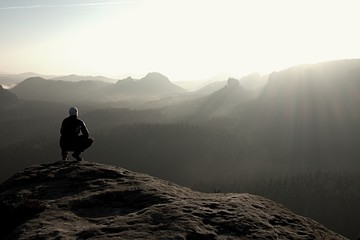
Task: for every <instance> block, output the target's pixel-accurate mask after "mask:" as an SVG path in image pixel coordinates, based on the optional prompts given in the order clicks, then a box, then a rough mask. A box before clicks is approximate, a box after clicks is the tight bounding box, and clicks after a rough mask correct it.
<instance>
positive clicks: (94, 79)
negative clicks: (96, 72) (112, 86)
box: [51, 74, 115, 83]
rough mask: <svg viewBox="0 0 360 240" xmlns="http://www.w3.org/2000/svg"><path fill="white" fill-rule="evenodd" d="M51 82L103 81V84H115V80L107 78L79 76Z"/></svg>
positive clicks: (63, 77)
mask: <svg viewBox="0 0 360 240" xmlns="http://www.w3.org/2000/svg"><path fill="white" fill-rule="evenodd" d="M51 80H55V81H57V80H63V81H68V82H80V81H102V82H111V83H112V82H115V79H111V78H107V77H104V76H79V75H75V74H71V75H67V76H60V77H56V78H52V79H51Z"/></svg>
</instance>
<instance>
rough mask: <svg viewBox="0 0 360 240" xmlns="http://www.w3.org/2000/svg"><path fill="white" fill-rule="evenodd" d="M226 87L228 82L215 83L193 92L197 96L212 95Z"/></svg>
mask: <svg viewBox="0 0 360 240" xmlns="http://www.w3.org/2000/svg"><path fill="white" fill-rule="evenodd" d="M225 86H226V81H218V82H213V83H210V84H208V85H206V86H205V87H202V88H200V89H199V90H197V91H195V92H193V93H194V94H196V95H202V96H206V95H210V94H213V93H214V92H216V91H218V90H220V89H221V88H223V87H225Z"/></svg>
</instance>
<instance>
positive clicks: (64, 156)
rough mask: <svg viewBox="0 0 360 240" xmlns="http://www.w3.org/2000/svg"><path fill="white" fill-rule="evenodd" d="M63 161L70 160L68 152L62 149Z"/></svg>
mask: <svg viewBox="0 0 360 240" xmlns="http://www.w3.org/2000/svg"><path fill="white" fill-rule="evenodd" d="M61 156H62V160H68V152H67V151H65V150H63V149H61Z"/></svg>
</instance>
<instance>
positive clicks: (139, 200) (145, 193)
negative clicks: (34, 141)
mask: <svg viewBox="0 0 360 240" xmlns="http://www.w3.org/2000/svg"><path fill="white" fill-rule="evenodd" d="M0 203H1V204H0V210H1V217H0V218H1V226H2V227H3V228H2V230H1V238H2V239H110V238H113V239H188V240H190V239H345V238H344V237H342V236H340V235H338V234H336V233H334V232H332V231H330V230H328V229H326V228H325V227H323V226H322V225H320V224H319V223H317V222H315V221H313V220H311V219H308V218H305V217H302V216H299V215H296V214H294V213H292V212H290V211H289V210H287V209H286V208H284V207H283V206H281V205H279V204H277V203H275V202H272V201H270V200H268V199H265V198H262V197H260V196H255V195H250V194H233V193H228V194H227V193H225V194H223V193H217V194H205V193H200V192H194V191H192V190H190V189H188V188H184V187H181V186H178V185H175V184H172V183H170V182H167V181H163V180H160V179H157V178H155V177H151V176H149V175H146V174H140V173H135V172H131V171H128V170H125V169H122V168H119V167H114V166H108V165H102V164H97V163H90V162H80V163H78V162H72V161H61V162H55V163H52V164H43V165H38V166H33V167H30V168H27V169H25V170H24V171H22V172H19V173H17V174H16V175H14V176H13V177H12V178H10V179H8V180H7V181H5V182H4V183H2V184H1V185H0Z"/></svg>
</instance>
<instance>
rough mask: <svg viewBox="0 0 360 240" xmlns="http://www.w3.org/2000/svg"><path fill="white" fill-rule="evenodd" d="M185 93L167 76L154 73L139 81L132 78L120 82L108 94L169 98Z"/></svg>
mask: <svg viewBox="0 0 360 240" xmlns="http://www.w3.org/2000/svg"><path fill="white" fill-rule="evenodd" d="M183 92H184V89H182V88H181V87H179V86H177V85H175V84H173V83H172V82H170V80H169V79H168V78H167V77H166V76H164V75H162V74H161V73H156V72H152V73H148V74H147V75H146V76H145V77H143V78H141V79H139V80H135V79H133V78H131V77H128V78H126V79H123V80H119V81H117V82H116V84H115V85H114V87H113V88H112V89H111V90H110V91H109V92H108V94H112V95H125V96H126V95H127V96H167V95H173V94H179V93H183Z"/></svg>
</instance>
